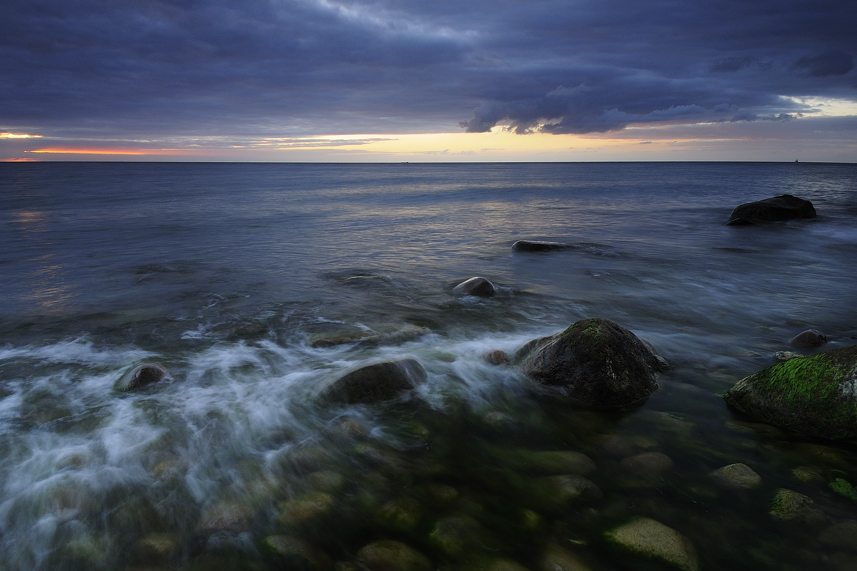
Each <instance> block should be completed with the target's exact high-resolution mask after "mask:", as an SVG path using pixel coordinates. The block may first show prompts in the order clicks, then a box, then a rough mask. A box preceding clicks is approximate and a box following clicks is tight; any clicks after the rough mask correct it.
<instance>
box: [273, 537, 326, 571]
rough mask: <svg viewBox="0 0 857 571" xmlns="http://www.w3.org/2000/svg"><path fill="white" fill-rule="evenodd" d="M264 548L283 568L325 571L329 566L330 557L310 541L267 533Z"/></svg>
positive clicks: (302, 570)
mask: <svg viewBox="0 0 857 571" xmlns="http://www.w3.org/2000/svg"><path fill="white" fill-rule="evenodd" d="M262 544H263V547H264V549H265V550H266V551H267V552H268V554H269V555H271V556H273V557H274V558H275V559H277V560H278V561H279V562H280V563H281V564H282V565H283V566H284V567H285V568H288V569H295V570H297V571H327V570H328V569H330V568H331V565H332V564H331V560H330V557H328V556H327V554H326V553H324V552H322V551H320V550H318V549H316V548H315V547H314V546H313V545H311V544H310V543H308V542H306V541H304V540H302V539H299V538H297V537H292V536H289V535H269V536H268V537H266V538H265V539H264V540H263V542H262Z"/></svg>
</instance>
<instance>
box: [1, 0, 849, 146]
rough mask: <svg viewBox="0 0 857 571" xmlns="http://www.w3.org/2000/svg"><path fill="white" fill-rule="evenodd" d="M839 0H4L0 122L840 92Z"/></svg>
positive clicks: (78, 129)
mask: <svg viewBox="0 0 857 571" xmlns="http://www.w3.org/2000/svg"><path fill="white" fill-rule="evenodd" d="M855 30H857V2H853V1H850V0H849V1H830V0H815V1H806V0H777V1H773V0H762V1H756V2H747V1H746V0H743V1H736V0H699V1H679V0H638V1H629V0H600V1H599V0H588V1H560V0H541V1H539V0H528V1H523V0H521V1H518V0H505V1H493V2H489V1H481V0H473V1H468V0H457V1H449V0H438V1H434V2H424V1H419V2H418V1H410V0H408V1H398V2H397V1H392V0H391V1H386V0H375V1H371V0H367V1H356V0H355V1H332V0H330V1H318V0H243V1H241V2H237V1H231V2H229V1H225V0H184V1H179V0H146V1H144V0H116V1H107V0H101V1H95V0H65V1H62V2H59V1H57V0H35V1H27V2H24V1H21V0H11V2H9V1H7V2H4V4H3V6H2V7H0V130H9V129H27V130H34V131H39V132H40V133H42V132H43V133H44V134H45V135H54V136H62V135H64V134H65V135H68V134H74V135H75V136H77V137H82V136H87V135H91V136H92V137H94V138H99V137H102V138H103V137H110V136H113V137H136V138H145V137H168V136H177V135H189V134H190V135H199V136H205V135H235V136H262V135H265V136H268V135H270V136H280V135H288V136H307V135H313V134H328V135H333V134H347V133H409V132H449V131H455V130H461V129H463V130H466V131H470V132H480V131H486V130H489V129H490V128H491V127H493V126H495V125H498V124H502V125H510V126H511V127H512V128H513V129H514V130H516V131H517V132H520V133H524V132H527V131H528V130H531V129H536V128H541V130H543V131H545V132H549V133H600V132H608V131H614V130H619V129H622V128H624V127H625V126H627V125H633V124H651V123H659V122H675V123H688V124H692V123H698V122H701V121H716V122H730V121H773V120H776V121H782V120H787V119H789V118H792V117H795V116H797V114H800V113H806V112H808V111H809V110H808V108H806V107H805V106H802V105H801V104H799V103H797V102H795V101H794V100H792V99H789V98H790V97H795V98H801V97H830V98H838V99H846V100H851V101H857V70H855V63H857V59H855V58H857V33H856V32H855Z"/></svg>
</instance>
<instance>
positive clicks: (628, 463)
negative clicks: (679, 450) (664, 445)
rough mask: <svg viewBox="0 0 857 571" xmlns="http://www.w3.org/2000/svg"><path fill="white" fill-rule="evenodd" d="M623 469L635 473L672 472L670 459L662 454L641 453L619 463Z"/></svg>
mask: <svg viewBox="0 0 857 571" xmlns="http://www.w3.org/2000/svg"><path fill="white" fill-rule="evenodd" d="M620 464H621V465H622V467H623V468H626V469H628V470H631V471H633V472H636V473H644V474H661V473H663V472H666V471H668V470H672V468H673V461H672V459H671V458H670V457H669V456H667V455H666V454H664V453H662V452H643V453H642V454H637V455H636V456H631V457H629V458H625V459H624V460H622V461H621V462H620Z"/></svg>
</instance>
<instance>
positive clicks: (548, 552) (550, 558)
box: [539, 543, 591, 571]
mask: <svg viewBox="0 0 857 571" xmlns="http://www.w3.org/2000/svg"><path fill="white" fill-rule="evenodd" d="M590 569H591V568H590V567H589V565H587V564H586V562H585V561H584V560H583V559H581V558H580V557H579V556H577V555H575V554H574V553H572V552H571V551H568V550H567V549H564V548H562V547H560V546H559V545H557V544H555V543H551V544H549V545H548V546H547V548H546V549H545V552H544V554H542V557H541V559H539V571H590Z"/></svg>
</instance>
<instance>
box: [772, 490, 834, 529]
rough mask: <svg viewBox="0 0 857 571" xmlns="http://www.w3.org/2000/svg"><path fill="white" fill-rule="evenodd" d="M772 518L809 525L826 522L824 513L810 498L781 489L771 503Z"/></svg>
mask: <svg viewBox="0 0 857 571" xmlns="http://www.w3.org/2000/svg"><path fill="white" fill-rule="evenodd" d="M770 514H771V517H773V518H774V519H777V520H780V521H794V522H803V523H808V524H820V523H822V522H824V519H825V518H824V512H822V511H821V508H819V507H818V506H817V505H816V503H815V502H814V501H813V500H812V498H810V497H809V496H805V495H803V494H800V493H798V492H795V491H794V490H788V489H786V488H780V489H779V490H777V495H776V496H774V501H773V502H771V511H770Z"/></svg>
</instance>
